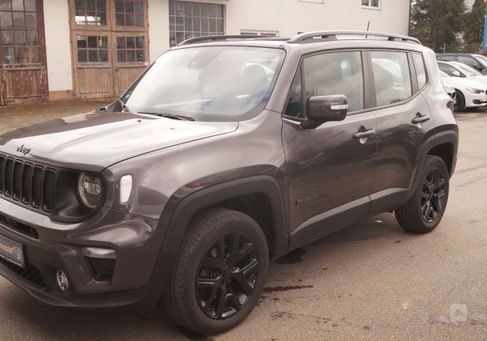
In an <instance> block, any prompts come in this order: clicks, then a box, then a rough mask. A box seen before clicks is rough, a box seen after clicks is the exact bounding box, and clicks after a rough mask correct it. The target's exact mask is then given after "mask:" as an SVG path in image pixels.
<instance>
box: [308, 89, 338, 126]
mask: <svg viewBox="0 0 487 341" xmlns="http://www.w3.org/2000/svg"><path fill="white" fill-rule="evenodd" d="M306 108H307V110H306V115H307V116H308V119H307V120H306V121H305V122H303V123H302V126H303V127H304V128H306V129H314V128H317V127H319V126H320V125H322V124H323V123H325V122H330V121H343V120H344V119H345V117H346V116H347V112H348V100H347V97H346V96H344V95H332V96H313V97H310V98H309V99H308V102H307V105H306Z"/></svg>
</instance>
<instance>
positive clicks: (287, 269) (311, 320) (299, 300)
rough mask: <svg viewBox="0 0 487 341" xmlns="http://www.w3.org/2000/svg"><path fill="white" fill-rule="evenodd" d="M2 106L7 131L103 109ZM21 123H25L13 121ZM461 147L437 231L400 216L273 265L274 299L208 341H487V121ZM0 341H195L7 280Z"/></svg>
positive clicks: (477, 123)
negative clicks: (413, 228) (34, 294)
mask: <svg viewBox="0 0 487 341" xmlns="http://www.w3.org/2000/svg"><path fill="white" fill-rule="evenodd" d="M99 105H100V103H94V104H93V103H87V102H80V103H77V104H73V103H65V104H56V105H41V106H40V109H39V110H40V112H42V113H46V115H44V114H41V113H34V112H33V108H31V109H28V107H22V108H17V109H16V108H2V109H1V110H0V132H1V131H6V130H7V129H8V128H13V127H14V126H21V125H25V124H28V123H30V122H34V121H38V120H43V119H45V118H48V117H56V116H61V113H62V112H63V111H66V112H70V113H76V112H82V111H86V110H89V109H90V108H93V107H96V106H99ZM14 113H16V114H15V118H14V117H13V114H14ZM457 119H458V123H459V125H460V131H461V144H460V152H459V160H458V165H457V171H456V174H455V176H454V178H453V179H452V184H451V196H450V201H449V204H448V209H447V211H446V214H445V216H444V218H443V221H442V223H441V224H440V226H439V227H438V228H437V230H436V231H435V232H434V233H432V234H429V235H425V236H413V235H409V234H406V233H404V232H403V231H402V230H401V229H400V228H399V226H398V225H397V223H396V221H395V220H394V217H393V215H392V214H383V215H380V216H378V217H375V218H374V219H371V220H370V221H369V222H367V223H366V224H363V225H360V226H354V227H351V228H348V229H346V230H343V231H341V232H338V233H336V234H335V235H333V236H330V237H328V238H326V239H324V240H322V241H320V242H316V243H314V244H313V245H309V246H307V247H305V248H303V249H300V250H298V252H294V253H293V254H291V255H290V256H288V257H286V258H285V259H284V260H282V261H280V262H279V263H273V264H272V265H271V269H270V274H269V278H268V282H267V288H266V292H265V293H264V296H263V297H262V299H261V301H260V303H259V305H258V306H257V308H256V309H255V310H254V312H253V313H252V314H251V315H250V317H249V318H248V319H247V320H246V321H245V322H244V323H243V324H242V325H240V326H239V327H237V328H236V329H234V330H232V331H230V332H228V333H226V334H224V335H219V336H216V337H214V338H208V339H209V340H269V341H271V340H323V339H336V340H346V339H374V340H378V339H389V340H412V339H428V340H440V339H462V340H487V269H486V266H487V232H486V226H487V224H486V220H487V200H486V197H487V195H486V193H487V111H485V112H479V113H460V114H458V115H457ZM0 303H1V307H2V309H1V311H0V320H1V321H2V322H1V328H0V339H1V340H44V339H63V340H69V339H88V338H90V339H103V340H129V339H135V338H137V339H141V340H187V339H198V337H197V336H195V335H191V334H188V333H185V332H182V331H180V330H178V329H177V328H175V327H174V325H172V324H171V323H170V322H168V321H167V319H166V318H165V317H164V316H161V315H159V314H157V313H156V312H152V313H148V314H143V315H135V314H131V313H123V312H118V311H110V312H92V311H88V312H86V311H80V310H65V309H59V308H53V307H49V306H46V305H44V304H42V303H39V302H37V301H35V300H34V299H32V298H31V297H29V296H28V295H27V294H25V293H24V292H23V291H22V290H20V289H18V288H16V287H15V286H14V285H13V284H10V283H9V282H7V281H6V280H3V279H0Z"/></svg>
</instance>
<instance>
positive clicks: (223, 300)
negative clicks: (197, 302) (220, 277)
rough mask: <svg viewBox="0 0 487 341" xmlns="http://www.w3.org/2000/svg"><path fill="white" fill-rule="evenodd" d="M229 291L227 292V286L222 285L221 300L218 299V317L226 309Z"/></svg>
mask: <svg viewBox="0 0 487 341" xmlns="http://www.w3.org/2000/svg"><path fill="white" fill-rule="evenodd" d="M228 297H229V295H228V293H227V289H226V287H225V286H223V287H222V293H221V295H220V298H219V301H218V305H217V307H216V311H215V312H216V317H218V318H221V317H222V315H223V313H224V309H225V307H226V305H227V301H228Z"/></svg>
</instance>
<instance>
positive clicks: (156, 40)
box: [149, 0, 169, 62]
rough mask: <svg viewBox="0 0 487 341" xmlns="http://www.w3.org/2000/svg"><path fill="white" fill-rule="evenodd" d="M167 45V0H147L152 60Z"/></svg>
mask: <svg viewBox="0 0 487 341" xmlns="http://www.w3.org/2000/svg"><path fill="white" fill-rule="evenodd" d="M168 47H169V2H168V0H149V48H150V53H149V57H150V61H151V62H153V61H154V60H156V59H157V57H159V56H160V55H161V54H162V53H163V52H164V51H165V50H167V48H168Z"/></svg>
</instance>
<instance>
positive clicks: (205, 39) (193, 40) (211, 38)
mask: <svg viewBox="0 0 487 341" xmlns="http://www.w3.org/2000/svg"><path fill="white" fill-rule="evenodd" d="M225 40H282V41H287V40H288V39H287V38H281V37H274V36H252V35H221V36H206V37H195V38H189V39H186V40H185V41H183V42H181V43H180V44H179V45H178V46H183V45H190V44H197V43H204V42H215V41H225Z"/></svg>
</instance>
